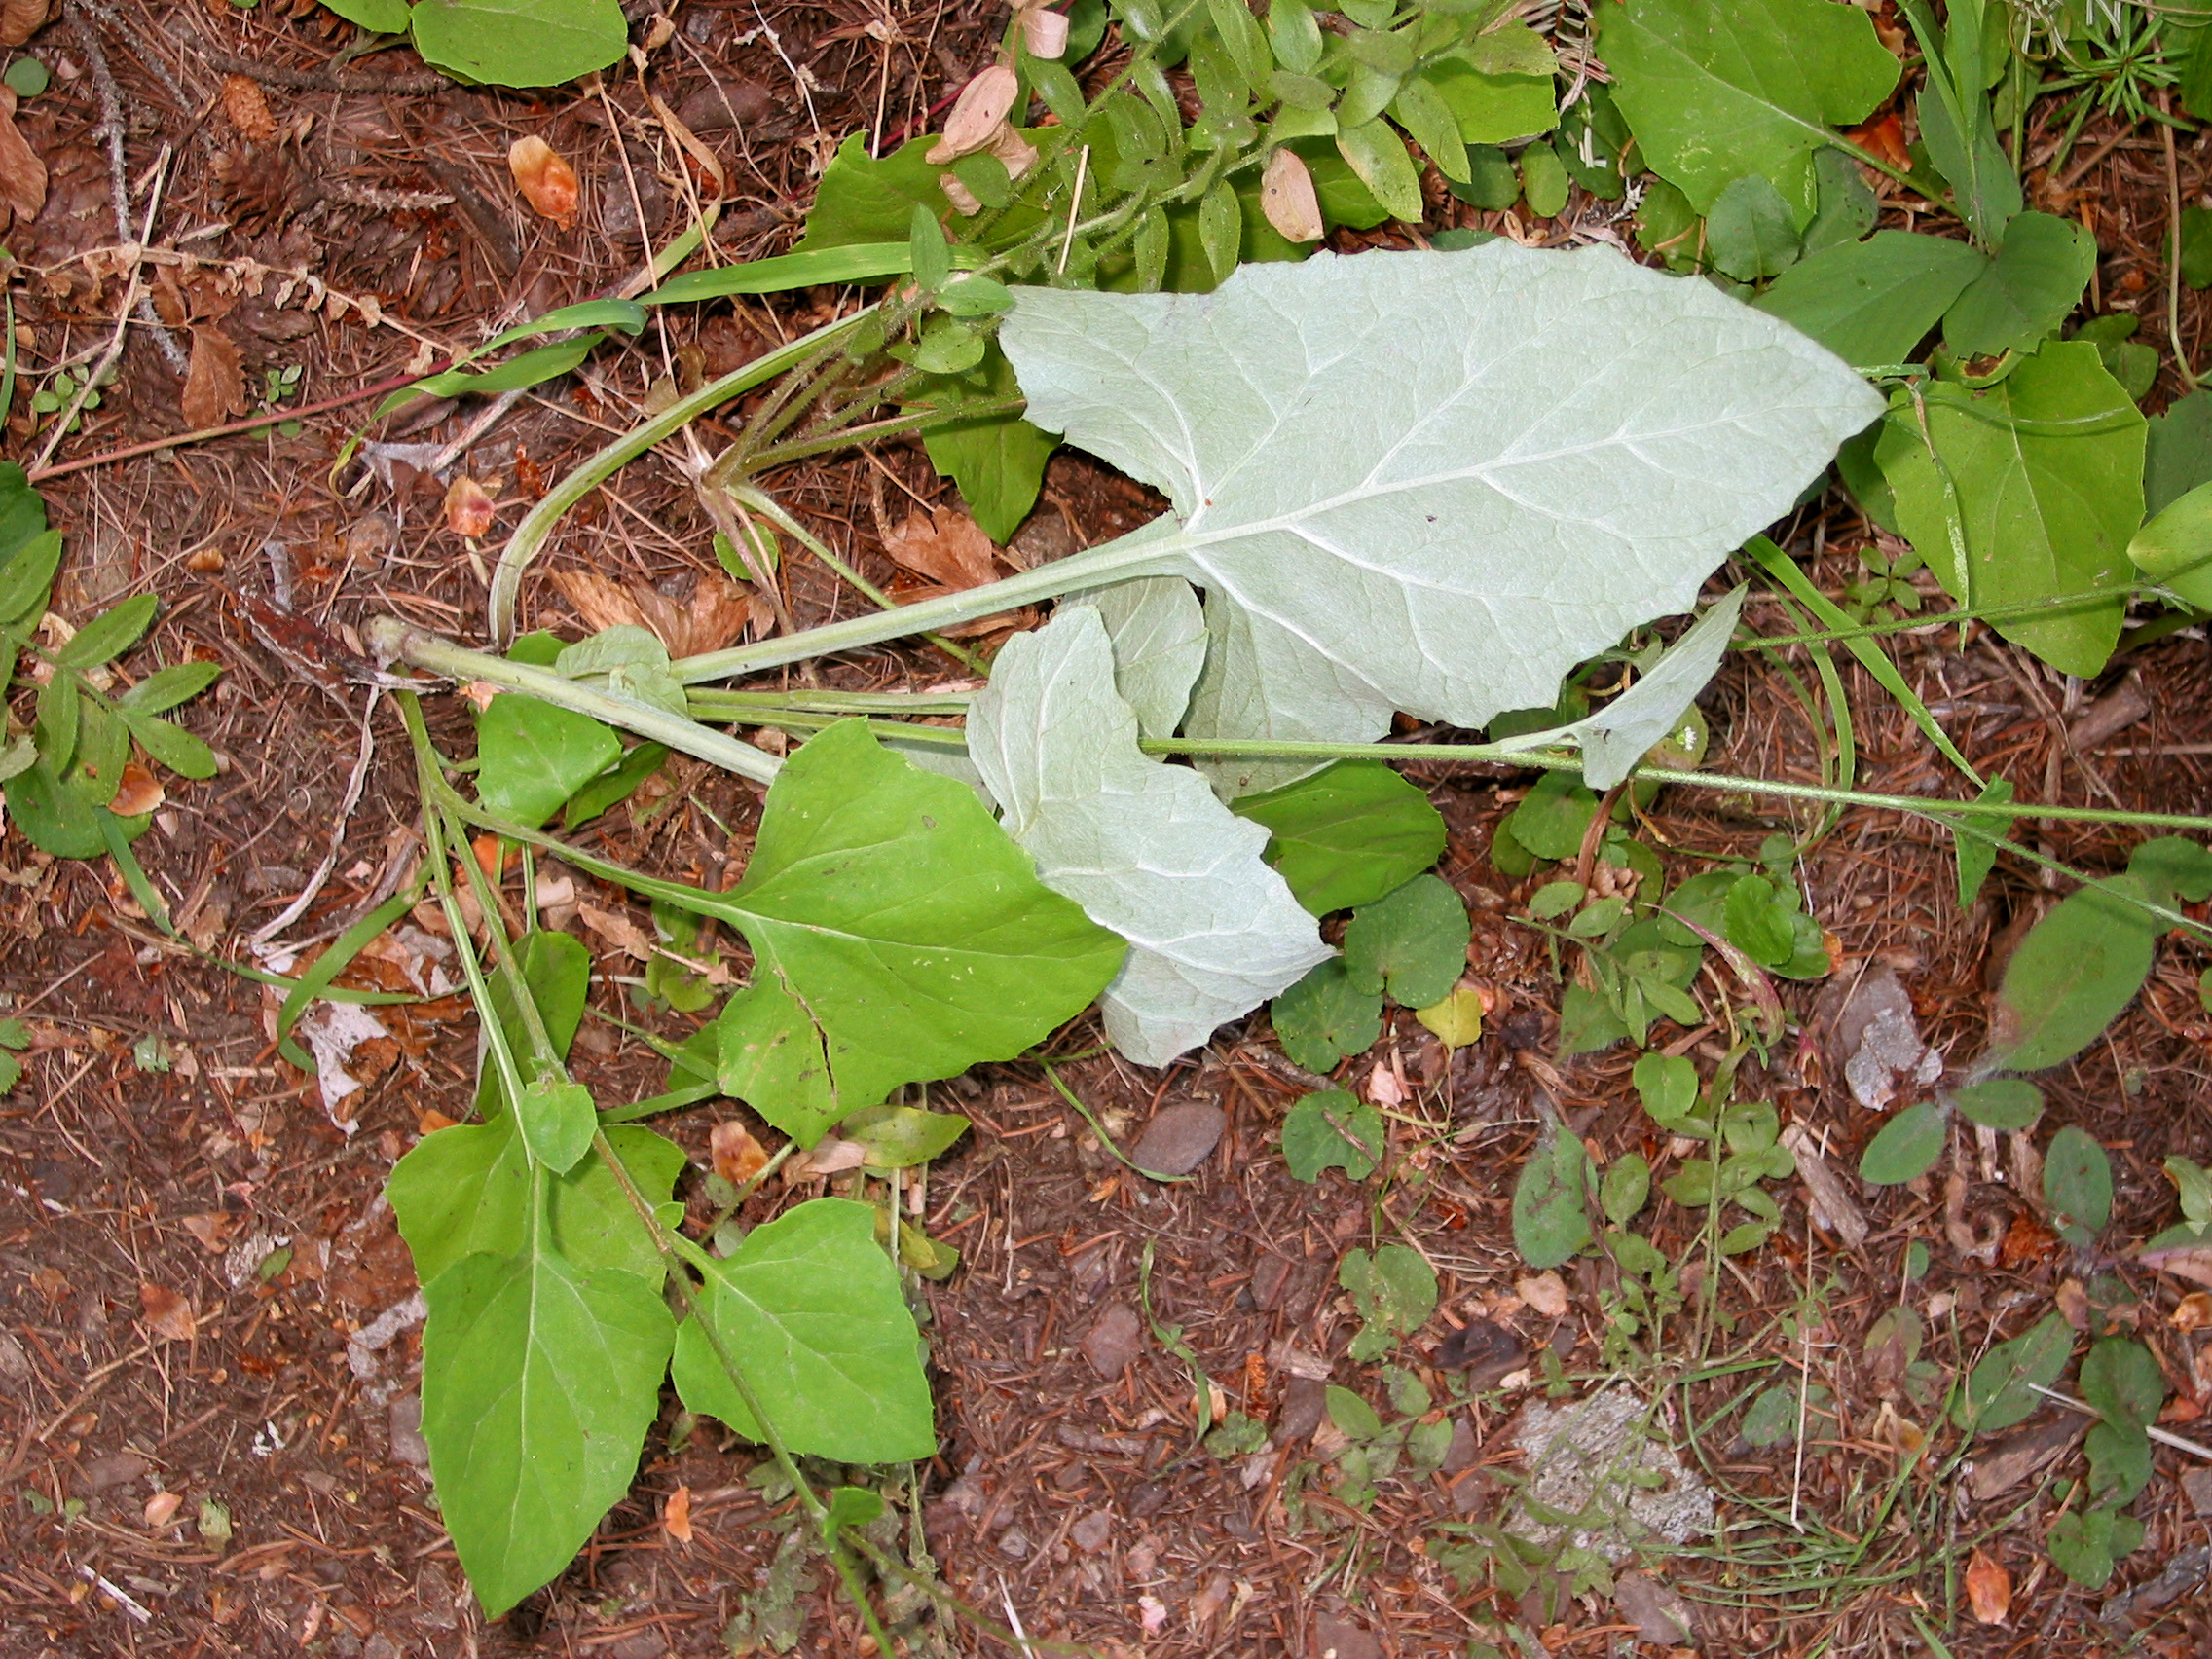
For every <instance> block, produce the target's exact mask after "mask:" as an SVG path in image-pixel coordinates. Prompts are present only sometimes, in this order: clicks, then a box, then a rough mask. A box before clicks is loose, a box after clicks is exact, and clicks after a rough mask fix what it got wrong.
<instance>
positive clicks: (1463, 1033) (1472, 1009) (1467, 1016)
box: [1414, 985, 1483, 1049]
mask: <svg viewBox="0 0 2212 1659" xmlns="http://www.w3.org/2000/svg"><path fill="white" fill-rule="evenodd" d="M1414 1017H1415V1018H1416V1019H1418V1020H1419V1021H1420V1023H1421V1024H1422V1025H1423V1026H1425V1027H1426V1028H1427V1029H1428V1030H1429V1031H1431V1032H1433V1033H1435V1036H1436V1040H1437V1041H1438V1042H1440V1043H1442V1044H1443V1045H1444V1047H1445V1048H1446V1049H1464V1048H1466V1047H1467V1046H1468V1045H1470V1044H1472V1043H1475V1042H1478V1041H1480V1040H1481V1038H1482V1034H1483V994H1482V992H1481V991H1479V990H1477V989H1476V988H1475V987H1474V986H1472V985H1461V986H1460V987H1459V988H1458V989H1457V990H1455V991H1454V992H1453V993H1452V994H1451V995H1450V996H1447V997H1444V998H1442V999H1441V1000H1439V1001H1437V1002H1432V1003H1430V1004H1429V1005H1428V1006H1427V1007H1426V1008H1417V1009H1415V1010H1414Z"/></svg>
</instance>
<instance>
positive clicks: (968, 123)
mask: <svg viewBox="0 0 2212 1659" xmlns="http://www.w3.org/2000/svg"><path fill="white" fill-rule="evenodd" d="M1020 90H1021V78H1020V77H1019V76H1018V75H1016V74H1015V73H1014V71H1013V70H1012V69H1010V68H1009V67H1007V65H1005V64H1004V63H994V64H992V65H991V66H990V67H989V68H988V69H986V70H984V71H983V72H982V73H981V74H980V75H978V76H977V77H976V78H975V79H974V80H973V81H970V82H969V83H968V84H967V85H966V86H965V87H963V88H961V89H960V96H959V97H957V98H955V99H954V100H953V104H952V113H951V114H950V115H948V116H946V117H945V120H944V133H943V135H942V136H941V137H940V138H939V139H938V141H937V142H936V143H935V144H932V145H931V146H930V147H929V152H928V155H927V156H926V157H925V158H924V159H925V160H927V161H928V163H929V164H930V166H933V167H941V166H944V165H945V163H947V162H957V161H958V160H959V159H960V158H961V157H962V156H972V155H974V154H975V153H976V152H977V150H987V149H989V148H990V147H991V144H992V142H993V140H994V139H996V138H997V136H998V129H999V126H1000V124H1001V123H1002V122H1004V121H1005V120H1006V118H1007V112H1008V111H1009V110H1011V109H1013V108H1014V98H1015V96H1016V95H1017V94H1018V93H1019V92H1020Z"/></svg>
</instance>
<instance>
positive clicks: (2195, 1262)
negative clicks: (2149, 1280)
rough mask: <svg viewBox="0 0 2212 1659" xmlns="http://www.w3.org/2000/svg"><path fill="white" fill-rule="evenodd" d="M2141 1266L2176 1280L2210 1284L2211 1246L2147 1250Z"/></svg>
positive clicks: (2211, 1271)
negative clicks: (2171, 1275)
mask: <svg viewBox="0 0 2212 1659" xmlns="http://www.w3.org/2000/svg"><path fill="white" fill-rule="evenodd" d="M2143 1265H2144V1266H2145V1267H2147V1268H2156V1269H2157V1270H2158V1272H2162V1273H2172V1274H2174V1275H2175V1276H2176V1277H2177V1278H2185V1279H2194V1280H2195V1281H2196V1282H2197V1283H2198V1284H2212V1244H2186V1245H2183V1246H2182V1247H2181V1248H2180V1249H2178V1250H2156V1251H2152V1250H2147V1251H2145V1252H2144V1253H2143Z"/></svg>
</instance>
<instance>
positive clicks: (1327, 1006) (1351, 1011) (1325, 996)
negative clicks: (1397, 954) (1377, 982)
mask: <svg viewBox="0 0 2212 1659" xmlns="http://www.w3.org/2000/svg"><path fill="white" fill-rule="evenodd" d="M1268 1017H1269V1018H1270V1019H1271V1020H1272V1022H1273V1024H1274V1028H1275V1041H1276V1042H1278V1043H1280V1044H1281V1045H1282V1051H1283V1053H1284V1054H1285V1055H1287V1056H1288V1057H1289V1059H1290V1062H1291V1063H1292V1064H1293V1065H1299V1066H1304V1067H1305V1068H1306V1069H1307V1070H1308V1071H1309V1072H1319V1073H1320V1074H1321V1075H1323V1076H1324V1077H1325V1076H1327V1075H1328V1074H1329V1073H1330V1072H1332V1071H1335V1070H1336V1069H1337V1063H1338V1062H1339V1061H1340V1060H1342V1059H1343V1058H1344V1057H1345V1056H1346V1055H1347V1054H1359V1053H1365V1052H1366V1051H1368V1050H1369V1049H1371V1048H1373V1047H1374V1046H1375V1043H1376V1040H1377V1039H1378V1038H1380V1037H1381V1036H1382V1035H1383V998H1382V996H1381V995H1380V994H1379V993H1377V992H1374V991H1361V990H1357V989H1355V988H1354V987H1353V985H1352V983H1351V980H1350V978H1349V977H1347V976H1346V973H1345V965H1344V961H1343V959H1342V958H1341V957H1331V958H1330V959H1329V960H1328V961H1326V962H1324V963H1322V964H1321V965H1320V966H1319V967H1317V968H1315V969H1314V970H1313V971H1312V972H1311V973H1309V974H1308V975H1307V976H1306V977H1305V978H1303V979H1301V980H1299V981H1298V983H1297V984H1295V985H1293V986H1291V987H1290V989H1288V990H1287V991H1285V992H1283V994H1282V995H1281V996H1279V997H1277V998H1275V1000H1274V1003H1273V1006H1272V1007H1271V1008H1270V1009H1269V1011H1268Z"/></svg>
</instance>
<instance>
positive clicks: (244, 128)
mask: <svg viewBox="0 0 2212 1659" xmlns="http://www.w3.org/2000/svg"><path fill="white" fill-rule="evenodd" d="M223 114H224V115H226V116H228V117H229V118H230V123H231V125H232V126H233V127H235V128H237V129H239V135H240V137H243V138H250V139H252V140H253V141H254V142H255V143H256V144H273V143H275V142H276V117H275V116H273V115H271V114H270V113H269V99H268V98H267V97H266V96H265V95H264V94H263V92H262V91H261V83H260V82H258V81H256V80H254V79H253V78H252V77H251V76H249V75H225V76H224V77H223Z"/></svg>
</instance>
